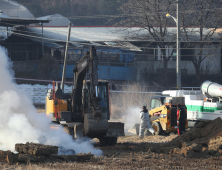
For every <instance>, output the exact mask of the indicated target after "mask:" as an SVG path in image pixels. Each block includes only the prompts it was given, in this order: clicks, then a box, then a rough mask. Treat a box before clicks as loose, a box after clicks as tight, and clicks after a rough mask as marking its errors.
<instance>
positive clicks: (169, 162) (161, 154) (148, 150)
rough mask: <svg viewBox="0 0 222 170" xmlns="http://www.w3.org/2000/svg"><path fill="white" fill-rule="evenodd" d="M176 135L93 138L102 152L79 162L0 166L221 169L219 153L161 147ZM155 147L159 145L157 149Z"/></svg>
mask: <svg viewBox="0 0 222 170" xmlns="http://www.w3.org/2000/svg"><path fill="white" fill-rule="evenodd" d="M176 137H177V135H174V134H173V135H169V136H147V137H144V138H143V139H139V138H138V136H125V137H119V138H118V143H117V145H116V146H107V147H100V145H99V143H98V141H97V140H95V141H96V143H95V147H96V148H100V149H101V150H103V153H104V156H102V157H93V158H92V159H90V160H86V161H82V162H75V161H74V162H71V161H68V162H66V161H59V162H58V161H47V162H45V163H39V164H34V163H28V164H18V165H9V164H2V165H0V169H18V170H23V169H29V170H34V169H36V170H38V169H45V170H48V169H56V170H57V169H221V168H222V156H220V155H217V156H216V155H210V154H207V155H206V157H204V158H195V157H191V158H189V157H186V156H184V155H183V154H179V153H177V152H175V151H173V152H171V151H172V150H171V151H169V148H168V149H164V148H167V147H163V146H164V145H165V143H166V142H168V141H172V140H173V139H175V138H176ZM159 149H162V151H160V150H159Z"/></svg>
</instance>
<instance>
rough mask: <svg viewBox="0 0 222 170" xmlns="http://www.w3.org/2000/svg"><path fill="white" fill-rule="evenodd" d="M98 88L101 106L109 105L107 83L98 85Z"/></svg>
mask: <svg viewBox="0 0 222 170" xmlns="http://www.w3.org/2000/svg"><path fill="white" fill-rule="evenodd" d="M97 90H98V97H100V98H101V100H100V101H99V104H100V107H107V104H108V103H107V89H106V85H105V84H104V85H102V84H100V85H98V87H97Z"/></svg>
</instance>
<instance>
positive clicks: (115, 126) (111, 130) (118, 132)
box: [105, 122, 125, 137]
mask: <svg viewBox="0 0 222 170" xmlns="http://www.w3.org/2000/svg"><path fill="white" fill-rule="evenodd" d="M117 136H125V133H124V123H121V122H109V126H108V132H107V133H106V136H105V137H117Z"/></svg>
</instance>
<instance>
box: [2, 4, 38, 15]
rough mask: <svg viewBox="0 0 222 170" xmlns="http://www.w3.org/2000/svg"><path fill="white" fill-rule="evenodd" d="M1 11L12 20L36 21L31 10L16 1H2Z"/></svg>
mask: <svg viewBox="0 0 222 170" xmlns="http://www.w3.org/2000/svg"><path fill="white" fill-rule="evenodd" d="M0 9H1V10H2V11H3V12H4V13H5V14H7V15H8V16H10V17H11V18H26V19H35V17H34V15H33V14H32V13H31V12H30V11H29V9H27V8H26V7H25V6H23V5H21V4H19V3H18V2H16V1H12V0H1V1H0Z"/></svg>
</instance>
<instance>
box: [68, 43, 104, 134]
mask: <svg viewBox="0 0 222 170" xmlns="http://www.w3.org/2000/svg"><path fill="white" fill-rule="evenodd" d="M97 70H98V58H97V56H96V49H95V47H91V49H90V52H87V54H86V55H85V56H84V57H82V58H81V59H80V61H79V62H78V63H77V64H76V66H75V68H74V69H73V72H74V77H73V80H74V89H73V92H72V114H73V116H74V119H75V117H76V116H79V118H80V119H81V118H83V122H84V135H87V136H90V137H93V136H98V135H101V136H104V135H105V134H106V133H107V131H108V118H107V114H106V113H102V112H101V107H100V103H99V101H100V100H101V98H100V97H98V91H97V89H98V73H97ZM87 74H89V78H90V81H89V82H90V87H89V88H88V89H86V88H83V81H84V78H85V79H86V76H87ZM85 83H86V81H85ZM82 91H83V92H82ZM86 92H87V93H88V100H87V102H88V103H85V102H86V100H82V97H83V95H82V94H83V93H86ZM85 105H87V106H88V109H86V110H85V109H84V106H85Z"/></svg>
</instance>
